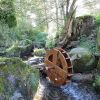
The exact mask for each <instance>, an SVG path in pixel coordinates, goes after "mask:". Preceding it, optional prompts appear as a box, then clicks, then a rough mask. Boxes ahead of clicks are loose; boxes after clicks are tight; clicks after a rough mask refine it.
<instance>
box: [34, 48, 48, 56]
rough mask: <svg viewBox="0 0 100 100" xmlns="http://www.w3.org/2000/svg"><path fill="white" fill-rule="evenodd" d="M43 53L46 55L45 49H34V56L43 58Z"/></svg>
mask: <svg viewBox="0 0 100 100" xmlns="http://www.w3.org/2000/svg"><path fill="white" fill-rule="evenodd" d="M45 53H46V51H45V49H34V54H35V55H36V56H43V55H45Z"/></svg>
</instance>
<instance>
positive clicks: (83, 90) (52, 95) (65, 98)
mask: <svg viewBox="0 0 100 100" xmlns="http://www.w3.org/2000/svg"><path fill="white" fill-rule="evenodd" d="M41 84H42V85H41ZM41 86H42V87H41ZM39 87H40V88H38V89H39V90H38V91H41V92H42V93H37V97H39V98H40V95H41V94H42V95H41V99H33V100H100V94H96V93H95V91H94V90H93V89H92V88H91V86H90V85H85V84H80V83H75V82H71V83H69V84H67V85H65V86H61V87H57V86H54V85H53V84H51V83H49V82H48V81H47V80H45V79H42V80H40V86H39ZM43 87H44V88H43ZM41 89H43V90H41Z"/></svg>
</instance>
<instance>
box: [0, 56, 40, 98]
mask: <svg viewBox="0 0 100 100" xmlns="http://www.w3.org/2000/svg"><path fill="white" fill-rule="evenodd" d="M38 82H39V71H38V70H37V69H32V68H31V67H30V66H28V65H26V64H25V63H24V62H23V61H22V60H21V59H19V58H0V99H1V98H2V97H4V98H5V100H11V97H12V96H13V95H14V92H15V91H17V90H20V93H21V94H22V96H23V98H26V97H27V98H28V100H31V98H32V96H33V93H35V91H36V89H37V87H38Z"/></svg>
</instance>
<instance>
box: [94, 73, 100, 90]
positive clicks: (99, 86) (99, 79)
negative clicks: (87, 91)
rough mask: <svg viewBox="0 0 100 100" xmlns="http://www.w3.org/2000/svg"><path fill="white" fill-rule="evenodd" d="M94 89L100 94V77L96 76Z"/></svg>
mask: <svg viewBox="0 0 100 100" xmlns="http://www.w3.org/2000/svg"><path fill="white" fill-rule="evenodd" d="M93 87H94V88H95V90H96V91H97V92H100V75H97V76H96V78H95V80H94V83H93Z"/></svg>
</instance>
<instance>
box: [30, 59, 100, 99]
mask: <svg viewBox="0 0 100 100" xmlns="http://www.w3.org/2000/svg"><path fill="white" fill-rule="evenodd" d="M40 60H41V59H40ZM31 61H32V59H31ZM32 62H35V61H32ZM32 62H31V64H32ZM36 62H37V60H36ZM33 100H100V94H97V93H96V92H95V90H94V89H92V85H91V84H85V83H80V82H70V83H68V84H66V85H64V86H61V87H58V86H55V85H54V84H52V83H51V82H50V81H49V80H48V79H47V78H46V77H44V76H43V75H42V74H41V73H40V82H39V86H38V89H37V92H36V94H35V96H34V99H33Z"/></svg>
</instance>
